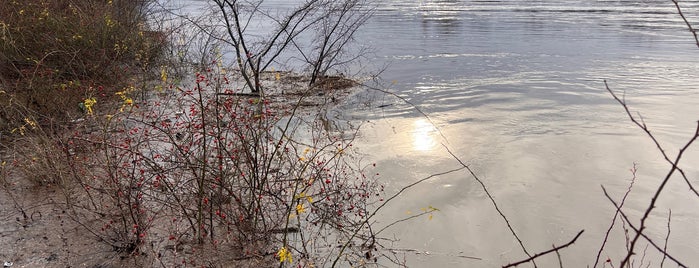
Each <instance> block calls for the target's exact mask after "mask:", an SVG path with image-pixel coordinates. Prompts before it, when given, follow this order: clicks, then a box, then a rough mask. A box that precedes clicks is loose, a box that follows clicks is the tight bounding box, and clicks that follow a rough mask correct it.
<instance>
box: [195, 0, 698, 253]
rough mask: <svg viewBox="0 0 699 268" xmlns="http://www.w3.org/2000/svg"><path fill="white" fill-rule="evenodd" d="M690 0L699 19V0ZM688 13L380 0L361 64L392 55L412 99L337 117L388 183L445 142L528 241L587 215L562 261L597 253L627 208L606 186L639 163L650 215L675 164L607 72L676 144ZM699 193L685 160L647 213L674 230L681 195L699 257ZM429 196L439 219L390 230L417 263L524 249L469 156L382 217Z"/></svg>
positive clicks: (679, 239)
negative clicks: (352, 128)
mask: <svg viewBox="0 0 699 268" xmlns="http://www.w3.org/2000/svg"><path fill="white" fill-rule="evenodd" d="M191 2H192V3H196V2H201V1H191ZM277 2H279V6H280V7H283V6H285V5H289V3H290V1H277ZM683 7H684V8H685V12H686V15H687V16H688V17H689V19H690V20H693V21H694V22H696V26H698V27H699V1H686V3H685V1H683ZM686 28H687V27H686V25H685V24H684V22H683V21H682V19H681V18H680V16H679V15H678V14H677V12H676V9H675V6H674V4H673V3H672V1H670V0H648V1H623V0H621V1H611V0H599V1H589V0H588V1H584V0H551V1H524V0H510V1H467V0H421V1H412V0H386V1H381V2H380V3H379V4H378V7H377V9H376V13H375V14H374V16H373V17H372V19H371V20H370V21H368V22H367V24H366V25H365V28H364V29H363V30H362V31H361V33H359V35H358V36H357V41H358V42H359V43H361V44H365V45H368V46H370V47H373V48H374V49H375V50H374V54H372V55H370V56H369V57H370V60H368V61H366V62H365V63H364V64H365V66H364V67H367V68H368V69H371V68H375V69H380V68H382V67H383V66H387V67H386V68H385V70H384V71H383V72H382V74H381V77H380V78H381V79H382V80H383V81H386V82H385V83H384V84H383V85H384V86H385V87H386V88H387V89H388V90H389V91H391V92H394V93H395V94H398V95H400V96H402V97H403V98H405V99H406V100H408V101H409V102H410V103H412V105H411V104H407V103H405V102H403V101H402V100H399V99H397V98H394V97H391V96H382V95H379V94H377V93H376V92H373V91H371V90H368V91H367V92H365V93H360V94H357V95H356V96H355V97H354V98H353V99H350V100H348V102H347V103H346V104H345V105H343V106H341V107H340V108H338V109H339V110H338V113H339V117H341V118H343V119H349V120H352V121H353V122H354V124H355V125H358V124H361V125H362V129H361V135H360V138H359V139H358V141H357V142H356V143H355V146H356V147H357V148H360V150H361V151H362V152H363V154H364V157H365V158H366V159H367V161H373V162H376V163H377V166H378V167H379V169H380V173H381V177H382V178H383V179H384V182H385V183H386V184H387V185H388V187H387V192H388V193H392V192H395V191H397V190H399V189H400V188H401V187H403V186H405V185H407V184H409V183H411V182H413V181H416V180H418V179H421V178H423V177H426V176H429V175H430V174H434V173H438V172H442V171H446V170H449V169H452V168H455V167H458V162H457V161H455V160H454V159H453V158H452V157H451V156H450V155H449V153H448V152H447V151H446V149H445V146H446V147H448V148H449V149H450V150H451V151H452V152H453V153H454V154H455V155H457V156H458V157H459V158H460V159H462V160H463V161H464V162H465V163H467V164H468V165H469V166H470V167H471V168H472V170H473V171H474V172H475V174H476V175H477V176H479V178H481V179H482V181H483V182H484V184H485V185H486V186H487V188H488V190H489V192H490V194H491V195H492V196H493V198H494V199H495V200H496V202H497V204H498V206H499V208H500V209H501V211H502V212H503V214H504V215H506V217H507V218H508V219H509V221H510V223H511V225H512V226H513V229H514V230H515V232H516V233H517V234H518V235H519V236H520V238H521V239H522V241H523V243H524V246H525V247H526V248H527V249H528V251H529V252H530V253H532V254H533V253H535V252H540V251H545V250H548V249H551V247H552V244H556V245H561V244H564V243H566V242H568V241H569V240H570V239H572V238H573V237H574V236H575V234H577V233H578V232H579V231H580V230H585V232H584V234H583V235H582V236H581V237H580V239H579V240H578V241H577V242H576V243H575V244H574V245H572V246H570V247H568V248H566V249H564V250H561V251H560V254H561V259H562V261H563V264H564V266H565V267H584V266H588V265H589V266H592V265H593V264H594V262H595V256H596V255H597V250H598V248H599V247H600V245H601V243H602V241H603V239H604V235H605V232H606V230H607V228H608V227H609V224H610V223H611V219H612V217H613V216H614V212H615V209H614V207H613V206H612V205H611V203H610V202H609V201H608V200H607V199H606V197H605V196H604V194H603V192H602V188H601V186H604V187H606V188H607V190H608V191H609V192H610V194H611V195H612V197H613V198H615V200H617V201H618V200H620V199H621V197H622V196H623V194H624V192H625V191H626V189H627V188H628V187H629V184H630V183H631V178H632V173H631V172H630V169H631V168H633V167H634V165H636V166H637V168H638V171H637V173H636V180H635V184H634V187H633V191H632V192H631V194H630V195H629V198H628V200H627V201H626V202H627V203H626V206H625V212H626V213H627V214H628V216H629V217H630V218H631V219H632V222H634V224H638V221H639V219H640V217H641V215H642V213H643V211H644V210H645V209H646V208H647V206H648V204H649V202H650V199H651V197H652V195H653V193H654V192H655V189H656V188H657V186H658V185H659V183H660V182H661V181H662V178H663V177H664V176H665V174H666V173H667V172H668V171H669V169H670V165H669V164H667V163H666V162H664V160H663V158H662V156H661V154H660V153H659V151H658V150H657V149H656V148H655V145H654V144H653V143H652V141H651V140H650V139H649V138H648V137H647V136H646V135H645V133H644V132H643V131H642V130H641V129H639V128H638V127H636V126H634V125H633V124H632V123H631V122H630V121H629V120H628V117H627V116H626V114H625V112H624V110H623V108H622V107H621V106H620V105H619V104H617V103H616V102H615V101H614V99H613V98H612V97H611V96H610V94H609V93H608V92H607V91H606V89H605V85H604V80H605V79H606V80H607V81H608V83H609V86H610V87H611V89H613V90H614V91H615V92H617V93H618V94H620V95H623V96H625V99H626V101H627V103H628V104H629V106H630V108H631V110H632V112H633V114H634V115H637V116H638V115H640V116H642V118H643V120H644V122H645V123H646V124H647V126H648V127H649V128H650V129H651V131H652V133H653V134H654V135H655V137H656V138H657V139H658V140H659V141H660V143H661V144H662V145H663V146H664V147H665V149H666V152H668V154H670V155H671V158H674V155H676V153H677V151H678V149H679V148H680V147H681V146H682V145H684V143H686V142H687V141H688V139H689V138H690V137H691V136H692V135H693V133H694V130H695V127H696V124H697V119H699V63H698V61H697V58H698V57H697V56H699V48H697V46H696V44H695V43H694V40H693V38H692V35H691V33H690V32H689V31H687V29H686ZM367 99H373V102H366V100H367ZM415 106H416V107H417V108H419V109H420V110H421V111H422V112H424V114H427V115H428V116H429V118H427V117H425V116H424V115H423V114H421V113H420V112H418V111H417V110H416V108H415ZM697 146H699V145H697ZM698 161H699V149H697V148H696V147H694V148H690V150H689V151H688V152H687V153H686V156H685V157H684V158H683V159H682V163H684V164H681V166H682V168H683V169H684V171H685V173H686V174H687V176H688V178H689V180H690V181H692V182H693V183H696V184H699V165H696V163H698ZM697 204H699V198H697V196H694V195H693V194H691V193H690V192H689V191H688V187H687V185H686V184H685V183H684V182H683V181H682V178H681V177H678V176H674V177H672V179H671V180H670V183H669V185H668V186H667V188H666V189H665V190H664V192H663V194H662V195H661V196H660V199H659V203H658V205H657V208H656V209H655V210H654V213H653V214H652V215H651V217H650V220H649V223H648V228H649V230H648V234H649V236H651V237H652V238H653V239H654V241H657V242H659V243H660V244H661V245H662V244H663V241H664V240H665V235H666V233H667V217H668V214H669V209H672V221H671V233H670V236H669V239H668V240H669V245H668V251H669V252H670V253H671V254H673V256H674V257H676V258H677V259H679V260H681V261H682V262H684V263H685V264H687V265H689V266H692V264H694V265H696V264H699V254H697V252H699V239H697V237H696V236H697V234H699V225H697V224H696V222H698V221H699V210H697V209H696V208H697ZM428 206H432V207H435V208H438V209H439V211H438V212H435V213H433V215H432V217H431V219H430V218H428V217H421V218H418V219H413V220H411V221H409V222H407V223H404V224H398V225H395V226H394V227H391V228H390V229H388V230H387V231H385V232H384V235H387V236H389V237H394V236H395V237H398V238H400V241H398V242H395V243H393V244H390V243H388V246H389V247H391V248H394V249H403V250H402V251H399V252H401V253H405V254H406V259H407V261H408V266H409V267H499V266H502V265H504V264H508V263H511V262H514V261H518V260H521V259H525V258H526V257H527V256H526V255H525V254H524V252H523V251H522V249H521V248H520V246H519V244H518V243H517V241H516V240H515V239H514V238H513V236H512V234H511V233H510V232H509V230H508V229H507V225H506V224H505V221H504V220H503V219H502V217H501V216H500V215H499V214H498V212H497V211H496V210H495V208H494V206H493V204H492V203H491V201H490V200H489V199H488V196H487V195H486V193H485V192H484V191H483V189H482V187H481V186H480V184H478V183H477V181H476V180H474V178H473V177H472V176H471V175H470V174H468V173H466V172H460V173H453V174H449V175H445V176H437V177H435V178H433V179H431V180H428V181H426V182H424V183H422V184H420V185H418V186H416V187H414V188H412V189H410V190H409V191H407V192H406V193H404V194H402V195H401V196H400V197H399V199H397V200H396V201H395V202H393V203H392V204H391V205H390V206H389V207H387V208H386V209H385V210H384V211H383V213H382V214H381V217H380V219H379V223H378V224H379V225H381V224H389V223H390V222H392V221H394V220H398V219H400V218H403V217H409V216H411V215H415V214H417V213H420V211H421V208H425V207H428ZM617 223H618V224H617V227H616V229H614V230H613V231H612V233H611V236H610V240H609V244H608V247H607V250H606V251H605V252H603V254H602V258H603V260H606V258H610V259H611V260H612V261H613V262H614V263H617V264H618V262H619V261H620V258H622V257H623V254H622V253H623V252H624V250H625V247H624V234H623V231H621V229H620V227H619V224H620V222H617ZM645 245H646V243H641V246H640V247H639V248H638V249H639V254H638V256H637V258H636V263H635V264H636V265H639V263H640V262H641V261H642V260H641V259H642V258H641V255H643V254H642V252H643V249H644V248H645ZM405 249H408V250H407V251H406V250H405ZM645 255H646V257H645V258H643V262H644V266H645V264H648V263H650V264H651V265H650V266H651V267H658V266H659V263H660V261H661V256H659V255H658V254H657V253H656V251H655V250H654V249H652V247H649V248H648V249H647V252H646V254H645ZM466 257H474V258H477V259H474V258H466ZM666 262H667V261H666ZM537 263H538V264H539V265H540V267H551V266H553V265H558V259H557V258H556V255H555V254H550V255H548V256H546V257H542V258H541V259H539V260H538V262H537ZM599 267H601V266H599ZM673 267H674V266H673Z"/></svg>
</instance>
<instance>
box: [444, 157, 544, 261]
mask: <svg viewBox="0 0 699 268" xmlns="http://www.w3.org/2000/svg"><path fill="white" fill-rule="evenodd" d="M444 148H445V149H446V150H447V152H449V154H450V155H451V156H452V157H453V158H454V159H455V160H456V161H458V162H459V164H461V166H462V167H464V168H466V170H468V172H469V173H471V176H473V178H474V179H476V181H477V182H478V183H479V184H480V185H481V187H482V188H483V191H485V194H486V195H487V196H488V199H490V202H492V203H493V206H495V210H497V211H498V213H499V214H500V217H502V219H503V220H505V223H507V228H508V229H510V233H512V236H514V237H515V239H517V242H518V243H519V246H520V247H521V248H522V251H524V254H527V256H529V261H531V262H532V263H533V264H534V267H536V262H534V258H535V257H534V256H532V255H531V254H529V251H527V248H526V247H525V246H524V243H523V242H522V239H520V238H519V236H518V235H517V233H516V232H515V230H514V228H513V227H512V225H511V224H510V221H509V220H508V219H507V217H506V216H505V214H504V213H502V210H500V207H498V203H497V202H495V198H493V196H492V195H491V194H490V191H488V188H487V187H486V186H485V183H483V181H482V180H481V179H480V178H478V176H477V175H476V173H474V172H473V170H471V168H470V167H469V166H468V165H466V164H465V163H464V162H463V161H461V159H459V157H457V156H456V155H454V153H452V152H451V150H449V147H447V146H446V145H444Z"/></svg>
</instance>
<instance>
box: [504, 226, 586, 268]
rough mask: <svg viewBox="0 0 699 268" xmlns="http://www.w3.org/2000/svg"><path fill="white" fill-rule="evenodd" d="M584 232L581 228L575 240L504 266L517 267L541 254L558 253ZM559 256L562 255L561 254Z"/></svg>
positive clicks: (506, 267) (532, 260) (505, 267)
mask: <svg viewBox="0 0 699 268" xmlns="http://www.w3.org/2000/svg"><path fill="white" fill-rule="evenodd" d="M583 232H585V230H580V232H578V234H577V235H575V237H573V240H570V241H569V242H568V243H565V244H564V245H561V246H557V247H556V246H554V247H553V248H552V249H549V250H547V251H544V252H540V253H537V254H534V256H531V257H529V258H528V259H526V260H521V261H518V262H515V263H510V264H508V265H505V266H503V268H508V267H516V266H517V265H520V264H525V263H528V262H534V259H536V258H538V257H541V256H544V255H546V254H549V253H553V252H556V254H558V251H559V250H561V249H564V248H567V247H569V246H570V245H572V244H573V243H575V241H576V240H578V237H580V235H582V234H583ZM559 257H560V256H559Z"/></svg>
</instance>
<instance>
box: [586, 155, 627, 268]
mask: <svg viewBox="0 0 699 268" xmlns="http://www.w3.org/2000/svg"><path fill="white" fill-rule="evenodd" d="M636 171H637V169H636V164H635V163H634V164H633V168H632V169H631V174H633V177H631V184H629V188H628V189H627V190H626V193H625V194H624V197H623V198H622V199H621V203H620V204H619V207H624V203H625V202H626V197H628V196H629V193H631V189H632V188H633V184H634V182H636ZM618 216H619V211H618V210H617V211H616V212H614V218H612V223H611V224H610V225H609V228H608V229H607V233H605V234H604V241H602V246H600V248H599V251H597V258H596V259H595V265H593V266H592V267H593V268H594V267H597V264H599V258H600V255H602V250H604V246H605V245H606V244H607V239H609V234H610V233H611V231H612V229H613V228H614V223H616V219H617V217H618Z"/></svg>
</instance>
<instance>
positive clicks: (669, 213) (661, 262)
mask: <svg viewBox="0 0 699 268" xmlns="http://www.w3.org/2000/svg"><path fill="white" fill-rule="evenodd" d="M671 221H672V209H670V210H668V214H667V236H665V245H664V246H663V252H667V242H668V241H669V240H670V222H671ZM666 257H667V256H665V255H663V260H662V261H660V268H662V267H663V264H665V258H666Z"/></svg>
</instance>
